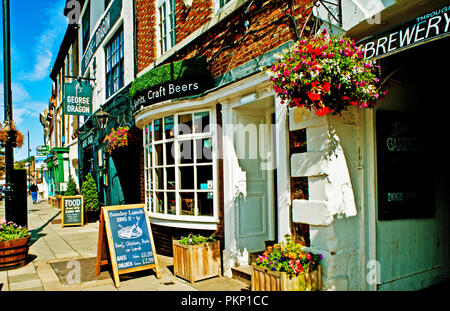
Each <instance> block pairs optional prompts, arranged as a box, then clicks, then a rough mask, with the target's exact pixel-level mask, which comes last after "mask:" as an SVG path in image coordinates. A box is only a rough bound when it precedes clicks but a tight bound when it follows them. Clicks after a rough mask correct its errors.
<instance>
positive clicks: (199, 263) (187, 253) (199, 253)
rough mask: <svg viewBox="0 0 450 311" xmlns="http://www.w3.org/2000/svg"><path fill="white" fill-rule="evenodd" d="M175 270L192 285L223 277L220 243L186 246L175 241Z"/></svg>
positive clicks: (173, 243) (173, 245) (176, 274)
mask: <svg viewBox="0 0 450 311" xmlns="http://www.w3.org/2000/svg"><path fill="white" fill-rule="evenodd" d="M172 247H173V270H174V274H175V276H179V277H181V278H183V279H185V280H188V281H189V282H191V283H194V282H195V281H199V280H203V279H207V278H211V277H214V276H221V275H222V274H221V262H220V242H219V241H214V242H208V243H204V244H197V245H184V244H180V243H179V242H178V241H176V240H174V241H173V242H172Z"/></svg>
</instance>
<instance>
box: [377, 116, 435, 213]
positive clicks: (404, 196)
mask: <svg viewBox="0 0 450 311" xmlns="http://www.w3.org/2000/svg"><path fill="white" fill-rule="evenodd" d="M376 117H377V119H376V122H377V169H378V178H377V179H378V220H393V219H402V218H425V217H433V215H434V191H433V187H434V179H433V175H432V172H431V170H430V169H429V163H430V161H433V159H432V158H431V157H430V155H431V150H433V146H430V139H429V136H428V135H429V134H427V127H426V126H425V124H424V122H423V116H422V115H420V114H418V113H413V112H405V111H402V112H399V111H377V115H376Z"/></svg>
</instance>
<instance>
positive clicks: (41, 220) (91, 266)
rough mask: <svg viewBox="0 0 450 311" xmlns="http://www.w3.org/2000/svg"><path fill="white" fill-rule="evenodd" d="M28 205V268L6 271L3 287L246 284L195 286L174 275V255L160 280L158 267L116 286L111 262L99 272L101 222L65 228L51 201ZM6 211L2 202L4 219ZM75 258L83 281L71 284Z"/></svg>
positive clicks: (163, 261) (165, 261)
mask: <svg viewBox="0 0 450 311" xmlns="http://www.w3.org/2000/svg"><path fill="white" fill-rule="evenodd" d="M28 206H29V210H28V212H29V230H30V233H31V245H30V251H29V258H28V259H29V262H28V263H27V265H25V266H24V267H20V268H16V269H11V270H7V271H0V287H1V288H0V290H1V291H23V290H25V291H42V290H44V291H204V290H205V291H215V290H218V291H219V290H220V291H224V290H233V291H236V290H243V288H245V286H246V284H245V283H242V282H239V281H236V280H232V279H229V278H226V277H221V278H211V279H208V280H202V281H198V282H196V283H195V284H190V283H189V282H188V281H186V280H183V279H181V278H179V277H175V276H174V275H173V258H172V257H168V256H162V255H158V261H159V265H160V271H161V278H160V279H157V278H156V275H155V273H154V272H153V271H152V270H145V271H140V272H135V273H130V274H124V275H121V276H120V287H119V288H116V287H115V285H114V280H113V277H112V272H111V268H110V267H109V266H104V267H102V273H103V275H102V277H97V276H96V275H95V273H94V271H95V259H96V256H97V243H98V229H99V222H93V223H87V224H86V225H85V226H83V227H81V226H70V227H64V228H62V227H61V223H60V222H59V223H58V220H60V218H61V215H60V213H61V211H60V210H59V209H57V208H54V207H52V206H50V205H49V204H48V202H46V201H42V202H41V203H39V204H37V205H32V204H31V198H30V197H28ZM3 210H4V209H3ZM1 213H2V204H1V202H0V218H1V215H2V214H1ZM70 261H78V262H80V263H81V265H80V268H81V270H80V271H81V275H80V280H79V282H76V283H71V281H70V278H69V281H68V279H67V278H68V277H69V276H70V273H71V272H73V269H74V266H68V263H69V262H70ZM73 280H78V279H73Z"/></svg>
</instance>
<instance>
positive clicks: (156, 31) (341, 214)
mask: <svg viewBox="0 0 450 311" xmlns="http://www.w3.org/2000/svg"><path fill="white" fill-rule="evenodd" d="M375 2H376V3H374V2H372V3H371V4H372V5H371V6H367V5H364V4H365V3H363V2H362V1H342V2H336V4H337V7H338V8H340V10H337V11H334V12H336V14H332V13H333V11H332V10H330V7H328V10H327V9H326V8H325V4H324V3H322V2H314V1H292V2H289V1H287V2H286V1H192V2H191V1H162V0H161V1H155V2H149V1H136V7H137V10H136V22H137V29H136V45H137V50H136V51H137V68H138V74H137V77H136V80H135V81H134V82H133V85H132V87H131V91H130V93H131V95H132V100H133V109H134V111H135V113H134V117H135V121H136V124H137V126H138V127H139V128H142V129H143V130H144V142H143V147H144V150H145V153H144V155H145V158H144V168H143V171H144V172H145V193H144V195H145V202H146V204H147V206H148V208H149V212H150V218H151V221H152V225H153V230H154V235H155V239H156V244H157V248H159V251H160V252H167V253H169V254H170V251H171V247H170V245H171V240H172V239H173V238H177V237H179V236H181V235H183V234H184V235H186V234H187V233H188V232H191V231H197V232H202V233H203V234H210V233H215V234H216V235H217V236H218V237H219V238H220V239H221V240H222V245H223V248H224V249H223V259H224V260H223V269H224V274H225V275H228V276H229V275H231V271H232V269H231V268H232V267H234V266H237V265H245V264H248V262H249V256H248V254H249V253H257V252H259V251H261V250H263V249H264V247H265V243H266V242H269V243H270V241H280V240H282V239H283V237H284V235H285V234H292V235H293V236H294V237H295V238H296V239H297V240H300V241H302V242H303V243H304V244H305V245H306V246H308V247H309V248H310V249H312V250H314V251H317V252H319V253H321V254H323V256H324V263H323V285H324V288H325V289H328V290H368V289H370V290H377V289H379V290H383V289H418V288H423V287H426V286H429V285H431V284H434V283H436V282H439V281H441V280H444V279H448V262H449V261H448V229H447V227H446V226H445V225H444V223H445V222H448V213H447V212H446V210H448V203H445V199H443V198H440V199H439V200H437V201H436V202H441V203H438V204H439V206H440V207H438V206H434V208H436V211H438V214H439V215H436V214H435V215H434V216H429V215H428V214H427V215H428V216H423V218H424V219H418V220H386V219H383V216H380V218H377V217H378V216H377V215H380V214H381V213H382V212H380V210H381V209H382V203H380V202H379V197H378V196H379V194H380V193H381V192H382V191H383V190H382V189H378V186H377V185H378V178H382V176H379V175H381V174H382V173H380V172H379V171H377V167H380V166H381V165H382V164H380V163H382V162H383V160H382V159H380V158H379V157H380V156H379V155H378V154H377V150H378V148H379V147H378V148H377V144H378V143H377V142H376V137H377V131H378V130H377V128H376V122H377V117H376V115H377V112H376V111H378V108H376V109H375V110H367V111H361V110H357V109H349V111H347V112H345V113H344V114H343V115H342V116H340V117H337V116H336V117H334V116H332V117H326V118H322V117H318V116H315V115H314V114H308V115H305V114H302V115H299V113H298V111H296V109H287V108H286V106H285V105H283V104H282V103H281V101H280V100H279V99H278V98H277V97H276V95H275V93H274V91H273V89H272V85H271V83H270V82H269V80H268V76H267V75H266V74H265V73H264V72H263V70H262V69H261V68H263V67H268V66H270V64H272V63H273V61H274V59H275V58H274V55H275V54H276V53H282V52H283V50H284V49H286V48H287V47H289V46H290V44H292V42H293V41H295V40H297V39H298V36H299V35H300V34H303V35H308V34H309V33H311V29H313V30H314V31H318V28H319V27H327V28H331V29H332V30H333V31H334V32H335V33H345V32H347V31H349V30H350V29H351V28H353V27H357V28H358V27H360V26H359V25H360V23H361V22H362V21H363V20H365V21H364V22H365V23H366V24H367V25H369V26H368V27H370V26H373V27H374V29H377V27H379V25H386V24H389V18H390V15H389V14H388V15H385V12H386V10H387V12H389V10H390V8H391V7H392V8H391V10H392V9H397V10H398V12H403V11H402V9H403V10H406V11H409V10H412V11H414V10H413V7H414V5H412V6H409V7H404V4H403V3H400V2H402V1H399V3H398V4H396V3H395V2H394V1H375ZM428 5H429V6H430V11H431V5H430V4H429V3H428ZM425 8H426V6H425ZM425 10H426V9H425ZM381 13H383V14H382V15H381V18H382V20H381V21H379V20H378V19H379V18H380V14H381ZM324 14H325V15H324ZM399 14H400V13H399ZM311 15H312V16H315V17H316V18H314V17H311ZM383 18H384V22H383ZM442 20H444V19H442ZM434 22H437V20H434ZM433 25H434V24H433ZM362 38H363V36H362V37H359V39H362ZM200 58H201V59H203V60H204V61H205V65H202V63H201V61H198V59H200ZM190 63H192V64H194V65H192V64H190ZM394 63H395V62H394ZM202 66H204V67H202ZM180 67H181V68H185V71H184V72H192V74H191V73H189V74H186V75H183V74H181V73H180V71H179V70H180V69H179V68H180ZM191 67H195V68H197V69H199V68H203V69H199V70H200V71H203V75H201V74H196V73H195V70H191V69H190V68H191ZM155 77H158V78H155ZM385 78H388V77H387V76H386V77H385ZM390 78H392V77H390ZM205 80H207V81H209V84H208V83H207V81H205ZM390 96H392V95H388V97H387V98H386V100H385V102H384V103H383V105H380V106H379V107H381V108H379V109H380V110H391V109H394V110H396V109H397V108H396V106H397V105H399V102H400V100H398V99H395V98H393V97H390ZM401 101H405V99H401ZM389 102H391V104H387V103H389ZM393 102H395V103H393ZM390 105H392V107H390ZM386 107H387V108H386ZM202 128H203V130H202ZM436 129H437V128H436ZM295 143H299V145H302V146H303V149H302V148H296V147H295V146H296V144H295ZM331 147H332V148H333V153H334V155H335V157H326V155H327V154H328V152H329V151H330V148H331ZM324 159H325V160H324ZM405 176H406V175H405ZM406 179H408V178H405V177H404V178H403V179H402V181H403V182H405V180H406ZM405 183H406V182H405ZM399 192H401V191H399ZM391 197H392V194H391ZM391 199H392V198H391ZM430 204H431V205H433V203H430ZM406 208H407V207H406ZM408 217H410V216H405V218H406V219H409V218H408ZM430 217H431V218H430ZM419 218H420V217H419ZM442 221H443V222H442ZM416 222H417V223H416ZM419 223H420V225H419ZM425 223H429V224H430V225H431V224H433V226H434V228H435V229H433V233H432V234H431V233H430V234H431V235H432V236H433V240H436V241H439V242H437V245H436V246H433V247H431V248H430V252H431V254H432V255H430V256H427V258H426V259H424V258H417V256H419V257H420V255H419V253H416V256H412V254H413V253H414V252H415V251H416V252H418V248H419V247H420V245H423V244H424V243H426V242H425V241H429V239H428V238H423V239H422V238H418V236H422V234H425V232H422V233H419V231H416V230H412V228H413V227H414V228H416V227H415V224H417V225H418V226H419V227H420V226H426V225H425ZM423 228H424V229H425V227H423ZM384 229H387V231H383V230H384ZM394 232H397V233H395V234H394ZM409 234H411V235H412V236H416V238H414V239H413V240H411V239H407V238H405V239H403V238H401V237H400V236H403V235H409ZM385 243H387V245H385ZM400 251H402V252H403V253H402V255H400V254H399V252H400ZM396 252H397V253H396ZM408 252H409V253H408ZM437 258H440V259H439V260H438V259H437ZM419 262H420V264H419ZM425 262H427V263H426V264H425ZM405 266H406V267H408V268H405Z"/></svg>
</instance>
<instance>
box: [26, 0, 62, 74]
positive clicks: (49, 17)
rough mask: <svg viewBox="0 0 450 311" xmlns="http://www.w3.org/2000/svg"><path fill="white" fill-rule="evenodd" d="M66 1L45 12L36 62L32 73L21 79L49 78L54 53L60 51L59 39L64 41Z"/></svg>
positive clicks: (36, 51) (36, 45)
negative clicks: (44, 21)
mask: <svg viewBox="0 0 450 311" xmlns="http://www.w3.org/2000/svg"><path fill="white" fill-rule="evenodd" d="M64 6H65V0H60V1H57V2H56V3H55V4H54V5H53V6H52V7H50V8H48V9H47V10H45V14H44V17H43V20H46V21H47V22H46V23H45V25H44V31H43V32H42V34H41V35H40V36H39V39H38V40H37V42H36V44H35V45H34V48H33V49H32V51H33V54H34V55H35V61H34V65H33V69H32V71H31V72H27V73H24V74H22V76H21V77H20V79H23V80H27V81H39V80H42V79H44V78H48V76H49V75H50V69H51V65H52V60H53V56H54V55H53V51H58V48H59V44H60V43H61V42H59V40H58V39H62V36H63V35H64V33H65V31H66V28H67V19H66V17H65V16H64V14H63V10H64Z"/></svg>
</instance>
